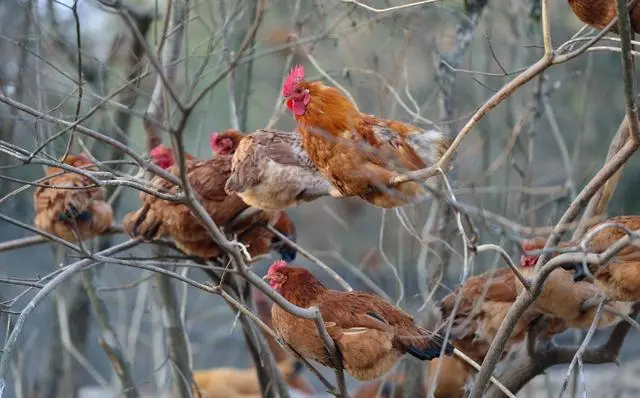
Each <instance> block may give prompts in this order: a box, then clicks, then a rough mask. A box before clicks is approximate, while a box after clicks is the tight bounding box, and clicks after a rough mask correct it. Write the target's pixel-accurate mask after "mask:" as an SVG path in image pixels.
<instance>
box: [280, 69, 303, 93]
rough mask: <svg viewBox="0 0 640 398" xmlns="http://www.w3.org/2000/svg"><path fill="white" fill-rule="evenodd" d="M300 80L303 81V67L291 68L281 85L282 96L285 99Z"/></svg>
mask: <svg viewBox="0 0 640 398" xmlns="http://www.w3.org/2000/svg"><path fill="white" fill-rule="evenodd" d="M301 80H304V66H302V65H296V66H294V67H293V68H291V71H290V72H289V76H287V80H286V81H285V82H284V84H283V85H282V96H283V97H285V98H286V97H288V96H290V95H291V94H292V93H293V87H294V86H295V85H296V83H298V82H299V81H301Z"/></svg>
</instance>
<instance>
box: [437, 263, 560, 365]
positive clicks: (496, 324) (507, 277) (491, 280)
mask: <svg viewBox="0 0 640 398" xmlns="http://www.w3.org/2000/svg"><path fill="white" fill-rule="evenodd" d="M516 281H517V278H516V277H515V274H514V273H513V271H511V269H510V268H507V267H505V268H498V269H496V270H495V271H487V272H485V273H483V274H480V275H476V276H473V277H471V278H468V279H467V280H466V281H465V283H464V285H463V286H462V287H458V288H457V289H456V290H455V291H454V292H452V293H450V294H449V295H447V296H446V297H444V298H443V299H442V300H441V301H440V303H439V308H440V312H441V315H442V322H448V320H449V318H450V317H451V314H452V313H453V309H454V305H455V300H456V296H457V295H458V294H459V293H460V294H462V298H461V301H460V304H459V306H458V308H457V310H456V312H455V316H454V318H453V326H452V329H451V338H452V341H453V343H454V344H455V345H456V347H458V348H459V349H460V350H461V351H463V352H465V353H466V354H467V355H469V356H470V357H471V358H473V359H474V360H475V361H478V362H482V361H483V360H484V356H485V355H486V353H487V351H488V349H489V346H490V345H491V342H492V341H493V339H494V338H495V336H496V333H497V332H498V329H499V328H500V325H501V324H502V321H504V318H505V316H506V315H507V312H508V311H509V309H510V308H511V306H512V305H513V303H514V301H515V299H516V297H517V295H518V292H517V286H516V283H519V282H516ZM460 290H462V291H461V292H460ZM540 316H541V315H540V314H539V313H538V312H536V311H533V310H531V309H529V310H527V311H526V312H525V314H524V315H523V316H522V317H521V318H520V320H519V322H518V323H517V324H516V327H515V329H514V330H513V332H512V333H511V336H510V337H509V340H508V341H507V345H506V347H505V354H506V352H508V351H509V350H510V349H511V347H513V346H514V345H516V344H519V343H521V342H522V341H523V340H524V338H525V336H526V333H527V330H529V328H530V326H531V324H532V323H533V322H534V321H536V320H537V319H538V318H539V317H540ZM565 329H566V326H565V324H564V321H560V320H554V321H553V322H550V323H549V324H548V325H546V326H545V330H544V331H543V333H541V334H545V335H549V336H551V335H553V334H556V333H559V332H561V331H563V330H565Z"/></svg>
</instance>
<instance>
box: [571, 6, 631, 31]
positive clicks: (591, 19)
mask: <svg viewBox="0 0 640 398" xmlns="http://www.w3.org/2000/svg"><path fill="white" fill-rule="evenodd" d="M568 1H569V6H570V7H571V9H572V10H573V12H574V14H576V16H577V17H578V19H580V20H581V21H582V22H584V23H586V24H587V25H590V26H592V27H594V28H596V29H604V28H605V27H606V26H607V25H608V24H609V23H610V22H611V21H612V20H613V18H615V17H616V16H618V13H617V11H616V0H568ZM629 17H630V19H631V30H632V31H633V32H635V33H640V6H638V4H637V3H636V5H635V6H634V7H633V10H632V11H631V13H630V15H629ZM610 31H611V32H613V33H618V24H617V23H616V24H615V25H613V27H612V28H611V30H610Z"/></svg>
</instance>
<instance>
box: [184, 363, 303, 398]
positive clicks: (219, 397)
mask: <svg viewBox="0 0 640 398" xmlns="http://www.w3.org/2000/svg"><path fill="white" fill-rule="evenodd" d="M277 366H278V370H279V371H280V372H281V373H282V376H283V377H284V380H285V382H286V383H287V385H289V386H290V387H291V388H293V389H296V390H299V391H301V392H304V393H306V394H309V395H310V396H312V394H313V390H308V389H309V388H310V387H309V386H308V384H306V380H304V379H302V380H303V382H305V383H302V384H301V382H300V380H301V375H300V372H301V371H302V370H304V366H302V364H300V363H299V362H297V361H295V360H293V359H288V360H285V361H282V362H280V363H278V365H277ZM193 383H194V388H193V396H194V397H199V398H260V397H262V394H261V393H260V382H259V381H258V376H257V374H256V370H255V368H249V369H236V368H213V369H206V370H194V371H193Z"/></svg>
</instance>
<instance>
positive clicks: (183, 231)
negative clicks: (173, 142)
mask: <svg viewBox="0 0 640 398" xmlns="http://www.w3.org/2000/svg"><path fill="white" fill-rule="evenodd" d="M237 142H239V139H238V138H237V137H236V136H235V135H234V134H232V133H223V134H214V135H212V137H211V148H212V151H213V152H214V153H215V155H214V156H213V157H212V158H211V159H207V160H194V159H192V158H191V159H189V160H187V161H186V162H185V167H186V174H187V178H188V180H189V183H190V184H191V187H192V188H193V190H194V191H195V192H196V193H197V194H198V195H199V197H200V199H201V201H202V205H203V206H204V208H205V210H206V211H207V213H208V214H209V215H210V216H211V218H212V219H213V221H214V222H215V223H216V224H217V225H219V226H221V227H222V228H223V229H225V232H226V233H227V234H228V235H231V236H236V237H237V240H238V241H239V242H240V243H242V244H243V245H244V246H245V247H246V249H247V252H248V254H249V255H250V256H251V257H253V256H257V255H261V254H265V253H267V252H268V251H269V250H270V249H271V248H272V246H274V245H275V246H277V247H274V249H276V250H278V251H279V252H280V254H281V255H282V258H285V259H287V260H291V259H292V258H294V257H295V251H294V250H292V249H291V248H289V247H288V246H286V245H283V244H282V242H281V241H280V239H278V238H276V237H275V236H274V235H273V234H272V233H271V232H269V231H268V230H266V229H265V228H262V227H263V226H264V225H265V224H266V223H271V224H273V225H274V226H275V227H276V229H278V230H279V231H280V232H282V233H283V234H285V235H286V236H288V237H290V238H291V239H292V240H295V226H294V225H293V222H292V221H291V219H290V218H289V217H288V216H287V214H286V213H283V212H274V211H269V212H266V211H259V212H255V213H253V214H252V215H251V216H249V217H246V218H245V219H243V220H242V221H241V222H237V223H234V224H233V225H232V226H231V225H230V224H231V223H232V222H233V221H235V219H236V217H237V216H238V215H240V214H241V213H242V212H243V211H245V210H247V209H248V207H249V206H248V205H247V204H246V203H244V202H243V201H242V199H240V198H239V197H238V196H237V195H227V194H226V193H225V192H224V184H225V182H226V180H227V178H228V177H229V174H230V173H231V157H232V155H233V150H234V147H233V145H236V144H237ZM156 149H157V150H156ZM152 158H153V159H154V161H158V160H163V161H164V163H163V165H165V166H169V168H168V169H167V171H168V172H169V173H171V174H173V175H176V176H178V175H179V169H178V166H177V165H173V164H172V162H171V161H169V160H172V159H173V157H172V156H171V152H170V150H168V149H167V148H155V149H154V151H152ZM151 186H152V187H153V188H155V189H157V190H159V191H163V192H166V193H172V194H177V193H179V190H178V187H177V186H175V185H173V184H172V183H170V182H168V181H166V180H165V179H164V178H162V177H160V176H156V177H154V178H153V179H152V180H151ZM140 199H141V201H142V203H143V206H142V208H141V209H139V210H137V211H135V212H132V213H129V214H128V215H127V216H126V217H125V222H124V226H125V230H126V231H127V233H129V235H131V236H132V237H136V236H142V237H143V238H144V239H145V240H147V241H151V240H154V239H158V238H159V237H161V236H163V235H169V236H171V237H172V238H173V240H174V242H175V244H176V247H177V248H178V249H180V250H181V251H182V252H184V253H185V254H187V255H190V256H194V257H198V258H201V259H205V260H208V259H214V258H217V257H218V256H220V255H221V254H222V250H221V248H220V247H219V246H218V245H217V244H216V243H215V242H214V241H213V240H212V239H211V236H210V234H209V232H208V231H207V230H206V229H205V228H204V226H203V225H202V224H201V223H200V220H199V219H198V217H196V215H195V214H193V213H192V212H191V210H189V208H188V207H187V206H185V205H184V204H182V203H180V202H170V201H167V200H163V199H160V198H158V197H156V196H153V195H151V194H146V193H141V194H140Z"/></svg>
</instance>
